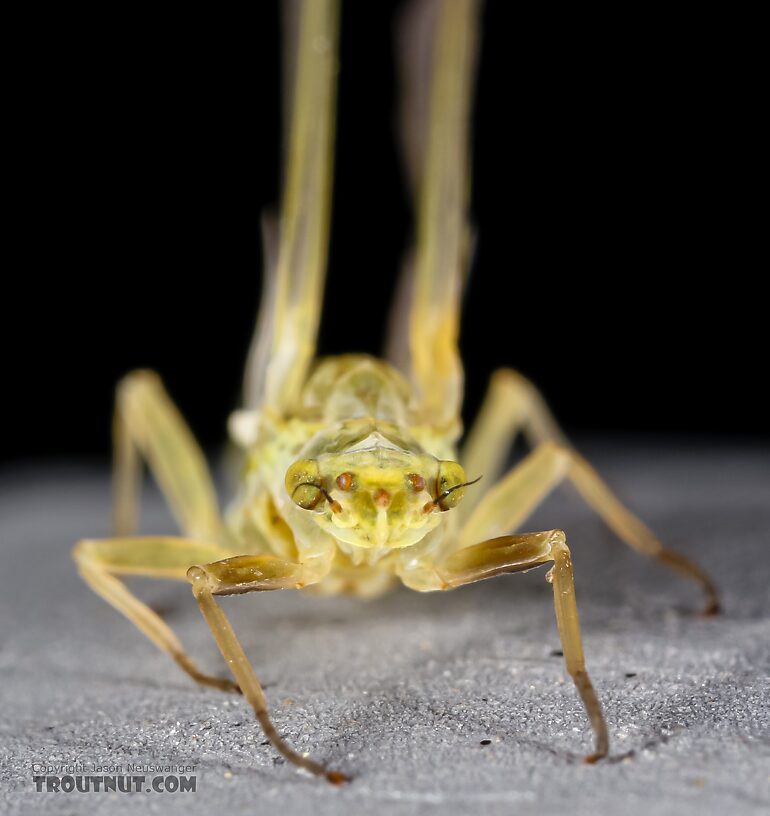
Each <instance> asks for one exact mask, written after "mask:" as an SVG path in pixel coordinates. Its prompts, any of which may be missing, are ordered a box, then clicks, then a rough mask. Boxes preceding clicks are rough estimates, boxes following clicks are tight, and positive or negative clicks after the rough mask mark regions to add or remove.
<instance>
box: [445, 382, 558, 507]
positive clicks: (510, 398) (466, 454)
mask: <svg viewBox="0 0 770 816" xmlns="http://www.w3.org/2000/svg"><path fill="white" fill-rule="evenodd" d="M519 431H523V432H524V434H525V435H526V437H527V440H528V441H529V443H530V444H531V445H532V446H533V447H534V446H535V445H538V444H540V443H541V442H547V441H554V442H559V443H561V444H562V445H565V446H568V445H569V443H568V442H567V439H566V437H565V436H564V434H563V433H562V431H561V429H560V428H559V426H558V425H557V424H556V420H555V419H554V418H553V416H552V415H551V412H550V410H549V409H548V405H547V404H546V402H545V400H544V399H543V397H542V396H541V394H540V392H539V391H538V390H537V388H535V386H534V385H533V384H532V383H531V382H530V381H529V380H528V379H526V378H525V377H523V376H522V375H521V374H519V373H518V372H516V371H513V370H512V369H510V368H501V369H498V370H497V371H495V373H494V374H493V375H492V379H491V380H490V383H489V389H488V391H487V394H486V396H485V398H484V402H483V403H482V406H481V410H480V411H479V413H478V416H477V417H476V420H475V421H474V423H473V425H472V426H471V428H470V431H469V432H468V435H467V437H466V439H465V441H464V443H463V448H462V453H461V456H460V461H461V462H462V464H463V468H464V469H465V472H466V473H473V474H475V475H480V474H483V475H484V479H485V481H487V483H491V482H493V481H494V480H495V479H497V477H498V476H499V475H500V474H501V473H502V471H503V468H504V467H505V463H506V460H507V459H508V457H509V455H510V452H511V446H512V445H513V441H514V439H515V438H516V436H517V434H518V433H519ZM482 496H483V494H482V493H481V492H476V493H474V494H473V495H471V494H469V495H467V496H466V497H465V498H464V499H463V502H462V504H460V505H459V506H458V508H457V509H458V511H459V513H460V517H461V518H468V516H470V514H471V511H472V510H473V509H474V507H475V506H476V504H478V502H479V501H480V500H481V498H482Z"/></svg>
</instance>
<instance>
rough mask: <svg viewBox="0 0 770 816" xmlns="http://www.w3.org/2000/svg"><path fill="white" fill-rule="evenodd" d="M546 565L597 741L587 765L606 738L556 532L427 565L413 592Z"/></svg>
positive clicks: (503, 541)
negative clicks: (429, 575) (428, 577)
mask: <svg viewBox="0 0 770 816" xmlns="http://www.w3.org/2000/svg"><path fill="white" fill-rule="evenodd" d="M549 561H553V564H554V565H553V568H552V569H551V570H550V571H549V572H548V574H547V575H546V579H547V580H548V581H549V582H551V583H552V584H553V597H554V605H555V610H556V622H557V624H558V626H559V634H560V636H561V642H562V648H563V650H564V662H565V664H566V667H567V671H568V672H569V674H570V676H571V677H572V680H573V681H574V683H575V687H576V688H577V690H578V693H579V694H580V697H581V699H582V701H583V705H584V706H585V709H586V713H587V714H588V719H589V720H590V722H591V726H592V728H593V730H594V734H595V737H596V747H595V750H594V753H592V754H590V755H589V756H587V757H586V762H596V761H597V760H599V759H601V758H602V757H605V756H607V752H608V750H609V737H608V734H607V724H606V722H605V720H604V714H603V713H602V707H601V704H600V703H599V700H598V698H597V696H596V692H595V691H594V688H593V685H592V684H591V680H590V678H589V677H588V673H587V672H586V668H585V658H584V656H583V644H582V640H581V636H580V624H579V621H578V611H577V604H576V600H575V584H574V579H573V574H572V559H571V556H570V551H569V549H568V547H567V541H566V538H565V536H564V533H563V532H562V531H561V530H550V531H547V532H543V533H525V534H523V535H515V536H503V537H501V538H495V539H491V540H489V541H483V542H481V543H480V544H474V545H472V546H470V547H464V548H463V549H460V550H457V551H455V552H454V553H452V554H451V555H449V556H448V557H447V558H445V559H444V560H443V561H440V562H439V563H437V564H435V565H431V570H432V571H433V575H434V577H433V579H432V581H429V580H426V574H427V573H424V574H423V575H422V576H421V578H420V580H419V582H418V583H416V584H415V585H414V586H413V588H414V589H418V590H421V591H426V590H435V589H453V588H454V587H458V586H464V585H465V584H471V583H474V582H475V581H480V580H482V579H484V578H491V577H492V576H494V575H501V574H503V573H509V572H522V571H524V570H529V569H532V568H533V567H537V566H540V565H541V564H545V563H547V562H549ZM426 570H427V565H426ZM401 578H402V580H403V581H404V583H405V584H407V586H409V585H410V576H409V575H408V574H407V573H405V574H403V575H402V576H401Z"/></svg>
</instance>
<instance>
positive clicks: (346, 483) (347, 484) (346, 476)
mask: <svg viewBox="0 0 770 816" xmlns="http://www.w3.org/2000/svg"><path fill="white" fill-rule="evenodd" d="M335 481H336V482H337V487H338V488H339V489H340V490H350V488H351V487H353V474H352V473H347V472H346V473H340V475H339V476H338V477H337V478H336V480H335Z"/></svg>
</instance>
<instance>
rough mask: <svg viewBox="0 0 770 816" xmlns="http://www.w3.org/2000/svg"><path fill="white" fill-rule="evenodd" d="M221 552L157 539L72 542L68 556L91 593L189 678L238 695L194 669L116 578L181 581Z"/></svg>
mask: <svg viewBox="0 0 770 816" xmlns="http://www.w3.org/2000/svg"><path fill="white" fill-rule="evenodd" d="M225 554H226V551H225V550H222V549H220V548H219V547H217V546H214V545H212V544H205V543H203V542H200V541H192V540H191V539H185V538H172V537H163V536H156V537H132V538H107V539H102V540H98V541H97V540H89V539H86V540H83V541H80V542H78V543H77V544H76V545H75V548H74V550H73V553H72V555H73V558H74V559H75V562H76V563H77V565H78V571H79V572H80V575H81V577H82V578H83V580H84V581H85V582H86V583H87V584H88V585H89V586H90V587H91V589H93V590H94V592H96V594H97V595H101V597H102V598H104V600H105V601H107V603H109V604H111V605H112V606H113V607H115V609H117V610H118V612H120V613H121V614H122V615H125V617H127V618H128V619H129V620H130V621H131V622H132V623H133V624H134V625H135V626H136V627H137V628H138V629H139V630H140V631H141V632H143V633H144V634H145V635H146V636H147V637H148V638H149V639H150V640H151V641H152V642H153V643H154V644H155V645H156V646H157V647H158V648H159V649H160V650H161V651H163V652H165V653H166V654H168V655H170V656H171V657H172V658H173V659H174V660H175V661H176V663H177V665H178V666H179V667H180V668H181V669H183V670H184V671H185V672H187V674H188V675H190V677H192V679H193V680H195V681H196V682H198V683H200V684H201V685H204V686H214V687H215V688H219V689H222V690H223V691H238V690H239V689H238V687H237V686H236V685H235V683H233V682H232V680H227V679H224V678H219V677H211V676H210V675H207V674H204V673H203V672H202V671H200V669H198V667H197V666H196V665H195V663H194V661H193V660H192V658H191V657H190V656H189V655H188V654H187V652H186V651H185V649H184V646H182V643H181V641H180V640H179V638H178V637H177V636H176V635H175V634H174V632H173V630H172V629H171V628H170V627H169V626H168V625H167V624H166V623H165V622H164V621H163V620H162V619H161V618H160V616H159V615H158V614H156V613H155V612H153V610H152V609H150V607H149V606H147V604H145V603H143V602H142V601H140V600H139V599H138V598H137V597H136V595H134V594H133V593H132V592H131V591H130V590H129V588H128V587H127V586H126V585H125V584H124V583H123V581H121V580H120V579H119V578H118V577H116V576H117V575H143V576H147V577H152V578H167V579H171V580H184V579H185V574H186V572H187V569H188V567H189V566H190V564H193V563H195V562H197V561H202V560H203V561H205V560H211V559H216V558H222V557H223V556H224V555H225Z"/></svg>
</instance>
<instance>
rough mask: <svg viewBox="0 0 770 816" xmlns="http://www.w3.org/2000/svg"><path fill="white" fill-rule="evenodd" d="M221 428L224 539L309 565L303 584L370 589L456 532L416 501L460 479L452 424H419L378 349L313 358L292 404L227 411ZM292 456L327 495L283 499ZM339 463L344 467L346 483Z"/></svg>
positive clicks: (403, 386)
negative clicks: (225, 464) (230, 482)
mask: <svg viewBox="0 0 770 816" xmlns="http://www.w3.org/2000/svg"><path fill="white" fill-rule="evenodd" d="M231 434H232V436H233V437H234V439H235V441H236V442H237V444H239V445H240V446H242V447H243V449H244V451H245V454H246V459H245V466H244V470H243V486H242V488H241V491H240V494H239V496H238V497H237V499H236V500H235V502H234V503H233V504H232V506H231V507H230V508H229V511H228V513H227V515H226V520H227V524H228V527H229V528H230V530H231V532H232V534H233V536H234V538H235V539H236V540H237V541H239V542H241V543H242V545H243V551H244V552H253V553H270V554H273V555H278V556H280V557H281V558H289V559H292V560H299V561H301V562H302V563H304V564H308V563H312V564H315V565H317V567H316V568H314V569H313V571H312V578H313V580H314V583H313V584H311V586H312V588H313V589H314V590H316V591H318V592H320V593H324V594H329V593H332V592H341V591H345V592H352V593H355V594H358V595H365V596H369V595H373V594H378V593H379V592H382V591H384V590H385V589H387V588H388V587H389V586H391V585H392V584H393V582H394V580H395V579H396V577H397V576H398V575H399V574H403V573H404V572H405V571H408V570H409V565H410V564H413V563H414V562H415V559H416V558H417V557H418V556H420V557H421V558H422V557H424V556H425V555H426V554H427V553H429V552H430V553H435V552H437V550H438V549H439V548H441V547H442V545H443V544H444V542H446V541H449V540H451V539H452V538H453V536H454V535H455V534H456V529H457V527H456V518H455V517H454V515H453V514H452V513H451V512H450V511H442V510H441V509H440V508H438V507H436V508H435V509H433V510H427V511H426V505H429V504H430V502H431V501H432V500H433V499H434V498H436V497H437V496H439V495H440V494H441V493H442V492H443V491H445V490H446V489H447V487H451V486H453V485H456V484H460V483H461V482H463V481H464V474H463V471H462V468H460V466H459V465H457V464H454V463H453V460H454V459H456V457H457V451H456V446H455V443H456V439H455V438H453V437H455V436H456V432H452V433H449V434H447V433H446V432H444V433H442V432H440V431H437V430H436V429H435V428H432V427H430V426H428V425H425V424H419V417H417V416H415V413H414V411H413V410H412V408H411V407H410V389H409V386H408V384H407V382H406V380H405V379H404V377H403V376H402V375H401V374H400V373H399V372H398V371H396V370H395V369H394V368H393V367H392V366H390V365H389V364H388V363H386V362H384V361H382V360H376V359H374V358H371V357H366V356H363V355H349V356H344V357H335V358H329V359H326V360H321V361H320V362H319V363H318V366H317V368H316V369H315V371H314V372H313V374H312V375H311V377H310V378H309V380H308V382H307V384H306V385H305V387H304V388H303V390H302V392H301V398H300V400H299V403H298V404H297V406H296V409H295V411H293V412H292V415H290V416H289V417H281V416H276V415H275V414H273V413H271V412H269V411H263V412H258V411H254V412H239V413H237V414H236V415H234V416H233V419H232V421H231ZM302 462H315V463H317V468H316V471H315V472H314V473H313V474H312V475H313V479H314V481H317V482H318V485H319V486H320V487H321V488H322V489H323V490H324V491H325V492H326V493H327V495H328V496H329V498H330V499H331V501H329V500H326V499H325V498H322V499H321V500H320V501H319V503H318V506H317V507H315V508H313V509H306V508H304V507H301V506H299V505H298V504H297V503H296V502H295V501H294V500H293V499H292V495H291V492H290V490H289V489H288V488H287V474H288V473H289V471H290V469H291V467H292V466H293V465H294V464H295V463H302ZM442 463H443V466H442ZM447 473H449V475H450V476H451V477H452V481H451V482H447V480H446V474H447ZM340 474H351V475H352V477H353V481H352V484H351V486H350V487H349V488H348V489H347V490H343V489H341V488H340V486H339V485H338V484H337V478H338V476H339V475H340ZM413 474H414V475H417V476H419V477H421V480H422V482H423V483H424V484H423V485H420V482H419V481H418V482H417V484H418V486H421V487H422V489H415V487H414V484H413V483H414V481H415V480H414V479H412V480H410V479H409V476H410V475H413ZM442 477H443V478H442ZM289 487H294V486H293V485H289ZM463 490H464V488H461V489H460V490H459V491H457V493H456V494H453V498H454V496H455V495H457V497H458V499H459V496H460V494H461V493H462V491H463ZM292 492H293V491H292ZM383 496H385V497H386V498H383ZM332 502H336V503H337V505H338V508H339V509H337V510H336V512H335V511H333V510H332ZM455 504H456V501H455ZM316 581H317V583H315V582H316Z"/></svg>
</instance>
